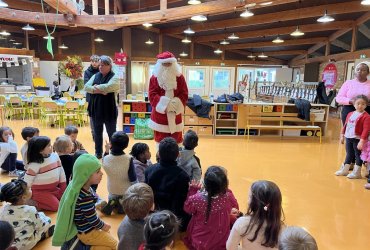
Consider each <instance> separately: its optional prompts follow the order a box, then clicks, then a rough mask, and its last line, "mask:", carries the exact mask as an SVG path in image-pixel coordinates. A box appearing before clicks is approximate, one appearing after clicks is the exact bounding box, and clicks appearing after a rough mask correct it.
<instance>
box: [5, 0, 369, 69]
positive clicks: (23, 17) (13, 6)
mask: <svg viewBox="0 0 370 250" xmlns="http://www.w3.org/2000/svg"><path fill="white" fill-rule="evenodd" d="M40 1H41V0H5V2H7V3H8V4H9V8H4V9H0V20H2V21H1V26H0V29H1V30H3V29H5V30H7V31H9V32H16V33H17V31H19V32H20V33H22V30H21V29H20V27H21V26H23V25H24V23H28V22H30V23H31V24H33V25H34V26H35V27H36V30H35V31H33V32H30V35H35V36H44V35H45V28H44V26H43V23H44V20H46V22H47V23H48V24H53V23H54V22H56V23H57V25H58V29H57V35H58V34H59V35H62V34H71V33H81V32H87V31H91V30H92V29H91V28H94V29H102V30H112V29H117V28H120V27H124V26H130V27H140V28H141V27H142V26H141V24H142V23H144V22H151V23H153V24H154V26H153V27H152V28H149V29H148V30H150V31H153V32H157V33H160V34H163V35H167V36H172V37H176V38H179V39H181V38H183V37H184V33H183V31H184V30H185V29H186V28H188V27H191V29H193V30H194V31H195V32H196V33H195V34H194V35H191V36H189V38H190V39H191V40H192V41H193V43H199V44H203V45H208V46H210V47H213V48H220V49H221V50H224V51H226V53H228V52H233V53H237V54H241V55H244V56H247V55H250V54H259V53H261V52H264V53H265V54H266V55H269V56H270V58H269V59H268V60H275V61H276V62H278V61H279V62H281V63H287V62H288V61H291V60H295V59H300V58H302V57H304V56H306V55H307V54H311V55H314V56H320V55H324V54H325V50H324V54H323V53H322V49H321V48H322V47H325V46H327V44H328V43H329V42H330V45H329V46H331V47H332V50H331V51H332V52H336V51H343V52H345V51H351V50H353V45H352V44H351V43H352V40H353V38H352V30H358V33H361V36H358V37H359V39H362V40H363V39H368V40H370V22H369V21H368V20H369V19H370V6H364V5H361V4H360V2H361V0H275V1H272V0H270V1H268V0H248V1H246V0H201V1H202V4H200V5H193V6H190V5H188V4H187V1H188V0H85V9H84V11H83V13H82V15H75V14H77V12H78V10H77V8H76V7H75V6H74V5H71V4H70V3H69V2H68V0H64V1H61V0H60V1H59V12H62V13H63V14H59V15H56V14H55V12H56V11H55V9H56V4H57V2H58V1H57V0H44V3H45V6H46V12H47V13H42V10H41V4H40ZM77 2H78V0H77ZM94 2H98V6H96V7H97V8H94V6H93V3H94ZM266 2H272V3H271V4H270V5H263V3H266ZM107 3H109V9H108V8H107V7H106V6H108V5H106V4H107ZM254 4H255V5H254ZM245 5H249V6H250V8H249V9H250V10H251V11H252V12H253V13H254V16H252V17H247V18H243V17H240V13H241V12H242V11H244V10H245ZM253 5H254V6H253ZM9 9H10V10H9ZM94 9H95V10H94ZM325 10H327V12H328V14H329V15H331V16H333V17H334V18H335V21H334V22H330V23H326V24H323V23H318V22H317V18H319V17H320V16H322V15H323V14H324V11H325ZM94 11H95V13H96V12H98V13H99V14H100V16H96V15H92V13H93V12H94ZM108 12H109V15H104V13H108ZM195 14H204V15H207V18H208V20H207V21H206V22H202V23H197V22H194V21H191V20H190V17H191V16H192V15H195ZM297 26H299V28H300V30H301V31H303V32H304V33H305V35H304V36H301V37H298V38H295V37H292V36H290V33H291V32H293V31H294V30H295V29H296V27H297ZM231 33H235V34H236V35H238V36H239V37H240V39H238V40H232V41H231V40H229V42H230V44H229V45H220V44H219V43H220V41H222V40H223V39H227V37H228V36H229V35H230V34H231ZM278 35H279V36H280V38H282V39H284V40H285V42H284V43H281V44H274V43H272V40H273V39H274V38H276V36H278ZM357 42H358V43H366V42H367V43H369V41H367V40H366V41H357ZM369 44H370V43H369ZM369 47H370V46H369Z"/></svg>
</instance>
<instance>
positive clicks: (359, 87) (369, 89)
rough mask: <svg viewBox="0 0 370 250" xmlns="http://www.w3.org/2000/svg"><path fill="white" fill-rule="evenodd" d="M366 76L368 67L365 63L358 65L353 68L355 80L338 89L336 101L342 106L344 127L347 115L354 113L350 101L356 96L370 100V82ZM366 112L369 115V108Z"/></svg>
mask: <svg viewBox="0 0 370 250" xmlns="http://www.w3.org/2000/svg"><path fill="white" fill-rule="evenodd" d="M368 75H369V66H368V65H367V64H366V63H359V64H358V65H357V66H356V68H355V79H352V80H348V81H346V82H345V83H343V85H342V87H341V88H340V90H339V92H338V95H337V98H336V101H337V103H339V104H341V105H343V108H342V113H341V119H342V125H344V123H345V121H346V117H347V115H348V113H349V112H352V111H355V107H354V106H353V103H352V101H353V99H354V98H355V97H356V96H358V95H365V96H367V98H369V99H370V80H367V76H368ZM366 112H367V113H369V114H370V106H367V108H366Z"/></svg>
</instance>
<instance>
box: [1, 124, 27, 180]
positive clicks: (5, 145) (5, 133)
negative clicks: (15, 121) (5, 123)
mask: <svg viewBox="0 0 370 250" xmlns="http://www.w3.org/2000/svg"><path fill="white" fill-rule="evenodd" d="M13 138H14V133H13V131H12V130H11V129H10V128H9V127H0V166H1V173H6V172H7V173H8V175H9V176H10V177H19V176H22V175H23V173H24V172H23V171H17V170H24V165H23V162H21V161H18V160H17V152H18V147H17V144H16V143H15V141H14V139H13Z"/></svg>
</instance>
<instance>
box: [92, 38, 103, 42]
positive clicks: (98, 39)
mask: <svg viewBox="0 0 370 250" xmlns="http://www.w3.org/2000/svg"><path fill="white" fill-rule="evenodd" d="M94 41H95V42H98V43H101V42H104V40H103V39H102V38H101V37H97V38H95V39H94Z"/></svg>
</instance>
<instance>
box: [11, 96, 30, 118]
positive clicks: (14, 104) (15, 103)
mask: <svg viewBox="0 0 370 250" xmlns="http://www.w3.org/2000/svg"><path fill="white" fill-rule="evenodd" d="M8 107H9V118H10V120H11V119H12V117H15V116H17V115H22V119H23V120H24V118H25V115H26V113H27V108H26V106H25V104H24V102H23V101H22V99H21V98H20V97H19V96H11V97H10V98H9V102H8ZM17 111H18V114H17Z"/></svg>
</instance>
